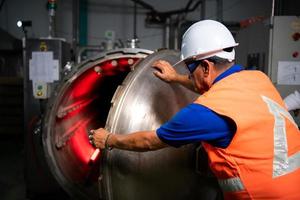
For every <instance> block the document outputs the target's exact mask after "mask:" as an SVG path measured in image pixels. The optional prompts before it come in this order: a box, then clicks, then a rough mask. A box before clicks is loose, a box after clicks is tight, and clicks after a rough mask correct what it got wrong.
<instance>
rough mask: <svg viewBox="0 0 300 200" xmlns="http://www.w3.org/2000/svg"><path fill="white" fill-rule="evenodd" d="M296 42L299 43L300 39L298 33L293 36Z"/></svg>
mask: <svg viewBox="0 0 300 200" xmlns="http://www.w3.org/2000/svg"><path fill="white" fill-rule="evenodd" d="M292 37H293V40H294V41H298V40H299V39H300V33H299V32H296V33H294V34H293V35H292Z"/></svg>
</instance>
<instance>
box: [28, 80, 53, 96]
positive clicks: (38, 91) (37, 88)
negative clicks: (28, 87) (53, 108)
mask: <svg viewBox="0 0 300 200" xmlns="http://www.w3.org/2000/svg"><path fill="white" fill-rule="evenodd" d="M32 86H33V96H34V98H36V99H47V98H49V94H50V92H49V89H50V88H49V85H48V84H47V83H45V82H32Z"/></svg>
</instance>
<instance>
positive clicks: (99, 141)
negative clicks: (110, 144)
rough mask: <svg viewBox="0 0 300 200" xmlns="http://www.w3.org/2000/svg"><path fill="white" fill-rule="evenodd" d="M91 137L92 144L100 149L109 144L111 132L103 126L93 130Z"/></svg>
mask: <svg viewBox="0 0 300 200" xmlns="http://www.w3.org/2000/svg"><path fill="white" fill-rule="evenodd" d="M90 133H91V137H90V140H91V142H92V144H93V145H94V146H95V147H96V148H99V149H105V148H106V146H105V145H107V144H106V143H107V140H108V139H109V135H110V134H111V133H109V132H108V131H106V130H105V129H103V128H99V129H97V130H91V131H90Z"/></svg>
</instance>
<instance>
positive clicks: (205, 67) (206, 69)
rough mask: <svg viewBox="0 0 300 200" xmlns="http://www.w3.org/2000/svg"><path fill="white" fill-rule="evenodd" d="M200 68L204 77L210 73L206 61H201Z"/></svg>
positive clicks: (208, 64)
mask: <svg viewBox="0 0 300 200" xmlns="http://www.w3.org/2000/svg"><path fill="white" fill-rule="evenodd" d="M201 67H202V70H203V72H204V75H208V74H209V72H210V63H209V61H208V60H203V61H202V63H201Z"/></svg>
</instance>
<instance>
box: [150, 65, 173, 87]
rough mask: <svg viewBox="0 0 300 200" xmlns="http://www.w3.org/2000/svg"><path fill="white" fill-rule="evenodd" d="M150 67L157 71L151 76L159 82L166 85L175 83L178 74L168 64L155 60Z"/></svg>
mask: <svg viewBox="0 0 300 200" xmlns="http://www.w3.org/2000/svg"><path fill="white" fill-rule="evenodd" d="M152 67H153V68H155V69H157V70H156V71H154V72H153V74H154V75H155V76H157V77H158V78H160V79H161V80H163V81H165V82H168V83H170V82H174V81H177V77H178V74H177V72H176V71H175V69H174V68H173V67H172V65H171V64H170V63H169V62H167V61H165V60H157V61H155V62H154V63H153V64H152Z"/></svg>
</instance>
